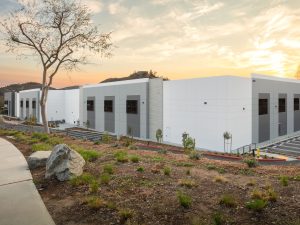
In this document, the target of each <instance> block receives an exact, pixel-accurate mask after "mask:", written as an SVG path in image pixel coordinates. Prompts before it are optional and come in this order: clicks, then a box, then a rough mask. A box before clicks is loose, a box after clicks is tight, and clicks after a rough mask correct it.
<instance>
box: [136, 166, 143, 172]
mask: <svg viewBox="0 0 300 225" xmlns="http://www.w3.org/2000/svg"><path fill="white" fill-rule="evenodd" d="M136 171H138V172H140V173H143V172H144V171H145V168H144V167H142V166H140V167H138V168H137V169H136Z"/></svg>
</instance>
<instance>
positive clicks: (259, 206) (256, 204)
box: [246, 199, 267, 212]
mask: <svg viewBox="0 0 300 225" xmlns="http://www.w3.org/2000/svg"><path fill="white" fill-rule="evenodd" d="M266 206H267V201H266V200H263V199H253V200H251V201H250V202H247V203H246V207H247V208H248V209H251V210H253V211H257V212H260V211H262V210H263V209H264V208H265V207H266Z"/></svg>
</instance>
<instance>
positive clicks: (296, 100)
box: [294, 98, 300, 111]
mask: <svg viewBox="0 0 300 225" xmlns="http://www.w3.org/2000/svg"><path fill="white" fill-rule="evenodd" d="M299 109H300V107H299V98H294V111H297V110H299Z"/></svg>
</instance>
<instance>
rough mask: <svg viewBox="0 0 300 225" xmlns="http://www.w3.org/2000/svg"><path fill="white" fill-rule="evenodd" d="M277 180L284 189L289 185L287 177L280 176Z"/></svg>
mask: <svg viewBox="0 0 300 225" xmlns="http://www.w3.org/2000/svg"><path fill="white" fill-rule="evenodd" d="M279 180H280V183H281V185H282V186H285V187H286V186H288V185H289V178H288V177H287V176H280V178H279Z"/></svg>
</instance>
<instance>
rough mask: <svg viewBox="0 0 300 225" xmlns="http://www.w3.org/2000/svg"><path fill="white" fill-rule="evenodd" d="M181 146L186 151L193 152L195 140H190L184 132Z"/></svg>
mask: <svg viewBox="0 0 300 225" xmlns="http://www.w3.org/2000/svg"><path fill="white" fill-rule="evenodd" d="M182 145H183V148H184V149H186V150H189V151H191V150H195V146H196V141H195V139H193V138H191V137H190V136H189V134H188V133H186V132H185V133H183V134H182Z"/></svg>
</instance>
